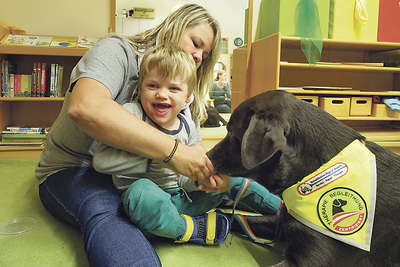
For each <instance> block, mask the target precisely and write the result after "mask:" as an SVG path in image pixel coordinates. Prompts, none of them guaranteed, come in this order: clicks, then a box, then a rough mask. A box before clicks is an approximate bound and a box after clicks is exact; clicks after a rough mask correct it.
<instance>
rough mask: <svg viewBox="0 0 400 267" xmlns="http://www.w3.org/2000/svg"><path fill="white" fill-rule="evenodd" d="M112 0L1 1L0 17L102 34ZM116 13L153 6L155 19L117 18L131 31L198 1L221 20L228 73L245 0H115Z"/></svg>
mask: <svg viewBox="0 0 400 267" xmlns="http://www.w3.org/2000/svg"><path fill="white" fill-rule="evenodd" d="M112 1H114V0H68V1H59V0H0V6H1V8H0V20H1V21H3V22H5V23H6V24H8V25H13V26H18V27H21V28H23V29H24V30H26V32H27V33H28V34H32V35H33V34H41V35H65V36H78V35H88V36H94V37H102V36H105V35H107V34H108V28H109V26H110V9H111V2H112ZM115 1H116V12H117V13H122V9H123V8H126V9H127V10H129V9H131V8H133V7H148V8H154V9H155V14H156V17H155V19H132V18H131V19H126V18H125V19H122V18H121V17H116V32H117V33H123V34H128V35H129V34H134V33H138V32H142V31H144V30H146V29H149V28H151V27H154V26H156V25H158V24H159V23H161V22H162V21H163V20H164V18H165V17H166V16H167V15H168V14H169V13H170V12H171V11H172V10H173V8H176V6H178V5H183V4H186V3H197V4H200V5H202V6H204V7H205V8H207V9H208V10H209V11H210V13H211V14H212V15H213V16H214V17H215V18H216V19H217V20H218V21H219V22H220V24H221V28H222V37H223V38H228V54H221V57H220V61H221V62H223V63H224V64H225V65H226V67H227V72H228V75H230V73H229V71H230V55H231V54H232V52H233V49H235V48H236V46H235V45H234V43H233V41H234V39H235V38H237V37H240V38H242V39H244V14H245V9H246V8H247V7H248V0H197V1H185V0H183V1H181V0H115ZM260 1H261V0H254V14H253V15H254V19H253V25H254V26H253V33H254V32H255V30H254V29H256V22H257V16H258V7H259V3H260Z"/></svg>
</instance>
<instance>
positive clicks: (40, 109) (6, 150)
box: [0, 44, 88, 159]
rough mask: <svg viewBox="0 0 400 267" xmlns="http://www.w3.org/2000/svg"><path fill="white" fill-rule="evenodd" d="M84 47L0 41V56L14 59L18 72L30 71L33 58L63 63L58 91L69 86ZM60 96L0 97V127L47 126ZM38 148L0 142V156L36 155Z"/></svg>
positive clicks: (65, 89) (47, 62) (35, 157)
mask: <svg viewBox="0 0 400 267" xmlns="http://www.w3.org/2000/svg"><path fill="white" fill-rule="evenodd" d="M87 50H88V49H87V48H64V47H36V46H16V45H1V44H0V59H6V60H8V61H11V62H14V63H15V64H16V66H17V73H18V74H31V73H32V69H33V63H34V62H46V65H47V66H50V65H51V64H52V63H57V64H60V65H63V66H64V78H63V83H62V95H64V93H65V92H66V91H67V89H68V86H69V77H70V75H71V71H72V69H73V67H74V66H75V65H76V64H77V63H78V61H79V60H80V58H81V57H82V56H83V55H84V54H85V53H86V51H87ZM63 100H64V98H63V97H60V98H54V97H51V98H50V97H0V130H1V131H3V130H4V129H6V127H7V126H34V127H42V126H45V127H47V126H51V125H52V124H53V123H54V121H55V119H56V118H57V116H58V113H59V112H60V110H61V107H62V104H63ZM41 151H42V148H40V147H39V148H38V147H32V146H18V147H17V146H0V158H25V159H38V158H39V156H40V153H41Z"/></svg>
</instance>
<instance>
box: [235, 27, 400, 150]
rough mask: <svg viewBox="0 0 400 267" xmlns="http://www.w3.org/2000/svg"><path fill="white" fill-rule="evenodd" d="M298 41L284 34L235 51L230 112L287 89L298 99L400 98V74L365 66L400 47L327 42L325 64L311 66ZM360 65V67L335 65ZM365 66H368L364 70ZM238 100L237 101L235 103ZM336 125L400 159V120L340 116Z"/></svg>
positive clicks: (394, 70) (383, 117) (397, 117)
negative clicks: (265, 94)
mask: <svg viewBox="0 0 400 267" xmlns="http://www.w3.org/2000/svg"><path fill="white" fill-rule="evenodd" d="M300 42H301V39H300V38H296V37H282V36H281V35H280V33H277V34H274V35H271V36H268V37H265V38H263V39H260V40H257V41H255V42H253V43H252V44H251V54H250V59H249V61H248V66H247V68H246V65H247V58H246V53H247V47H241V48H238V49H235V50H234V51H233V71H232V72H233V75H232V82H233V84H232V92H235V93H232V95H233V96H232V108H233V109H234V108H235V107H236V106H237V105H238V104H239V103H240V102H242V101H243V100H245V99H248V98H250V97H252V96H254V95H257V94H259V93H262V92H264V91H268V90H275V89H279V88H280V89H285V90H288V91H289V92H291V93H293V94H294V95H299V96H300V95H301V96H303V95H305V96H318V97H319V98H320V99H321V97H340V96H342V97H348V98H351V97H373V96H379V97H381V98H382V97H400V68H398V67H383V66H382V67H378V66H366V65H367V64H368V63H374V61H373V58H374V55H375V54H376V53H379V52H383V51H391V50H399V49H400V43H383V42H361V41H345V40H331V39H328V40H323V49H322V54H321V60H320V61H321V62H324V63H326V64H317V65H313V66H311V65H310V64H308V62H307V59H306V57H305V56H304V53H303V52H302V50H301V47H300ZM341 62H358V63H360V65H346V64H336V63H341ZM362 63H366V64H364V66H363V65H362ZM304 86H323V87H349V88H351V90H304V89H302V88H303V87H304ZM235 98H236V99H235ZM337 119H338V120H340V121H342V122H343V123H345V124H346V125H348V126H350V127H352V128H354V129H356V130H357V131H359V132H360V133H361V134H363V135H365V136H366V137H367V138H369V139H370V140H371V141H374V142H376V143H378V144H380V145H382V146H384V147H386V148H388V149H390V150H392V151H393V152H395V153H398V154H400V134H399V133H400V128H398V127H399V125H400V116H393V117H388V116H376V117H374V116H371V115H370V116H350V115H349V116H340V117H337Z"/></svg>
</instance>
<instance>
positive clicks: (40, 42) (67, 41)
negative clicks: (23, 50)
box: [4, 34, 98, 48]
mask: <svg viewBox="0 0 400 267" xmlns="http://www.w3.org/2000/svg"><path fill="white" fill-rule="evenodd" d="M97 41H98V38H96V37H89V36H82V35H81V36H79V37H78V38H67V37H64V38H59V37H51V36H29V35H17V34H10V35H9V36H8V37H7V38H6V40H5V41H4V44H5V45H24V46H56V47H85V48H90V47H92V46H93V45H95V44H96V42H97Z"/></svg>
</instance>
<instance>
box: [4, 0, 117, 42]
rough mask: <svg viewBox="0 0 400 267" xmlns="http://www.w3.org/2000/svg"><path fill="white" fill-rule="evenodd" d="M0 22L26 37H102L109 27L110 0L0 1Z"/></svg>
mask: <svg viewBox="0 0 400 267" xmlns="http://www.w3.org/2000/svg"><path fill="white" fill-rule="evenodd" d="M0 6H1V8H0V20H1V21H3V22H4V23H6V24H8V25H12V26H18V27H21V28H23V29H24V30H25V31H26V32H27V33H28V34H32V35H33V34H41V35H64V36H78V35H88V36H94V37H101V36H104V35H106V34H107V33H108V27H109V26H110V7H111V1H110V0H67V1H60V0H0Z"/></svg>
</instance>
